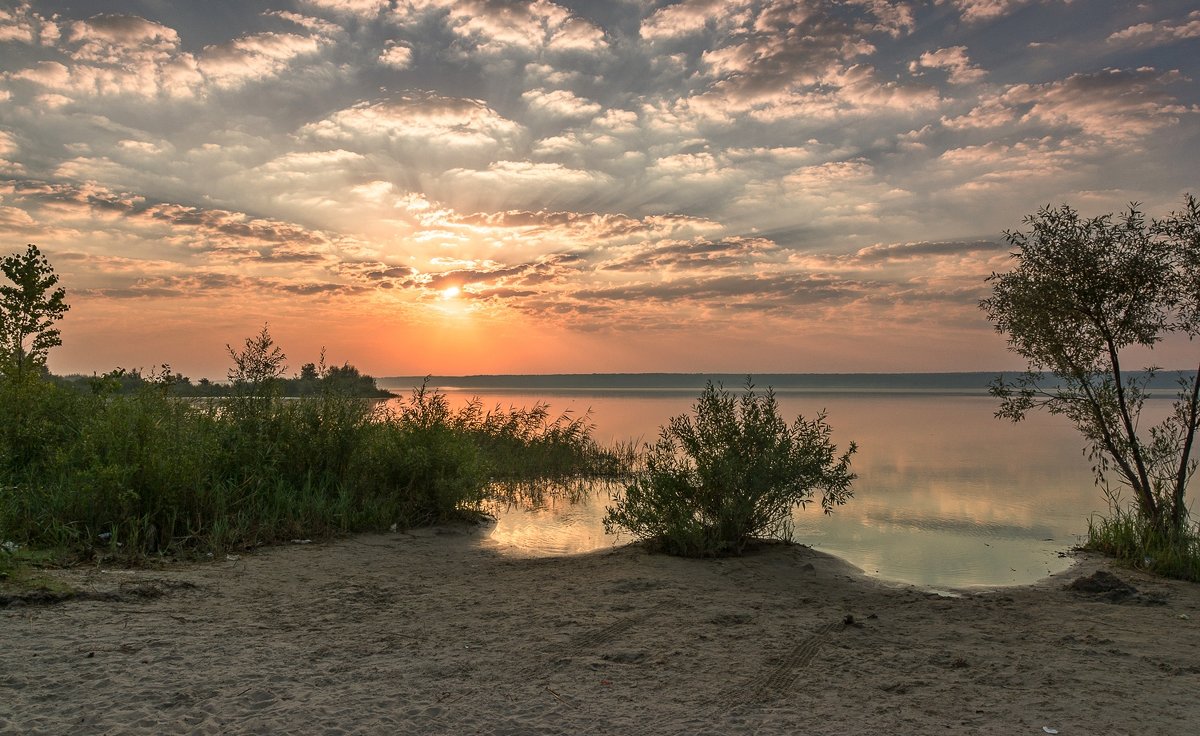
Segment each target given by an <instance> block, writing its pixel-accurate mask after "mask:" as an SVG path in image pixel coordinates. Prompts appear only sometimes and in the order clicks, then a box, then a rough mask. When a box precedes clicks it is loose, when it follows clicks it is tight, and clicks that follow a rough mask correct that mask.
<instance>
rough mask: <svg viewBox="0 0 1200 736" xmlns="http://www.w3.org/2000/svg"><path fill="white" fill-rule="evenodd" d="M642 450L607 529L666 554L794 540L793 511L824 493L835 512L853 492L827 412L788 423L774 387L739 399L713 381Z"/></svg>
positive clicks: (734, 550)
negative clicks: (640, 461)
mask: <svg viewBox="0 0 1200 736" xmlns="http://www.w3.org/2000/svg"><path fill="white" fill-rule="evenodd" d="M692 413H693V415H694V417H693V416H689V415H687V414H683V415H680V416H676V417H673V418H672V419H671V420H670V423H669V424H668V425H667V426H665V427H663V428H661V429H660V432H659V439H658V441H657V443H656V444H655V445H654V446H653V447H650V448H648V453H647V456H646V463H645V469H644V470H643V471H641V472H640V473H639V474H637V475H636V477H635V478H634V480H633V482H631V483H630V484H629V485H628V486H627V487H626V489H625V492H624V494H623V495H622V496H620V497H619V498H618V499H617V502H616V505H615V506H611V507H609V508H608V513H607V514H606V516H605V519H604V527H605V530H606V531H607V532H609V533H613V532H615V531H617V530H625V531H628V532H630V533H631V534H633V535H634V536H635V537H636V538H638V539H643V540H648V541H650V542H651V543H652V544H654V545H655V546H657V547H659V548H661V549H662V550H664V551H666V552H669V553H671V554H678V555H686V556H708V555H720V554H740V553H741V552H742V551H743V550H744V549H745V548H746V546H747V544H749V543H750V542H751V541H752V540H754V539H756V538H762V537H774V538H780V539H790V538H791V523H790V522H791V514H792V512H793V510H794V509H795V507H796V506H801V507H803V506H805V505H807V504H808V503H810V502H811V501H812V500H813V495H814V493H815V492H816V491H820V492H821V499H820V500H821V506H822V508H823V509H824V510H825V512H826V513H831V512H832V511H833V508H834V506H837V505H840V504H842V503H845V502H846V500H847V499H849V498H850V496H851V495H852V492H851V490H850V483H851V481H852V480H853V479H854V477H855V476H854V474H853V473H851V472H850V456H851V455H852V454H853V453H854V451H855V449H856V447H855V445H854V444H853V443H851V444H850V446H849V449H847V450H846V452H844V453H843V454H841V455H840V456H838V455H837V448H836V447H835V446H834V445H833V443H832V442H831V440H830V435H831V430H830V427H829V425H828V424H827V423H826V422H825V415H824V413H822V414H820V415H818V416H817V417H816V419H813V420H811V421H809V420H805V419H804V418H803V417H798V418H797V419H796V421H795V422H794V423H793V424H792V425H790V426H789V425H788V424H787V423H786V422H785V421H784V420H783V419H782V418H781V417H780V415H779V408H778V405H777V404H776V401H775V395H774V393H773V392H772V391H771V389H770V388H768V389H767V390H766V392H765V393H756V392H755V390H754V387H753V385H752V384H750V383H749V382H747V385H746V390H745V392H744V393H743V394H742V395H741V397H740V398H735V397H734V396H733V395H732V394H730V393H729V392H728V391H726V390H725V389H724V388H723V387H721V386H715V385H713V384H712V383H711V382H710V383H709V384H708V386H707V387H706V388H705V389H704V392H703V393H702V394H701V396H700V398H699V400H698V401H697V402H696V403H695V405H694V406H693V408H692Z"/></svg>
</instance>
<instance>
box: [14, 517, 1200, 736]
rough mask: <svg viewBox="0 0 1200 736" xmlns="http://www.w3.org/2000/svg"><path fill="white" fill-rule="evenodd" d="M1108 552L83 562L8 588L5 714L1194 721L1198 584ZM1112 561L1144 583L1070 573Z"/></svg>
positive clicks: (1171, 726) (313, 719)
mask: <svg viewBox="0 0 1200 736" xmlns="http://www.w3.org/2000/svg"><path fill="white" fill-rule="evenodd" d="M1106 565H1107V563H1105V562H1104V561H1102V560H1098V559H1094V558H1082V559H1080V560H1079V561H1078V562H1077V564H1076V566H1075V567H1074V568H1073V569H1072V570H1070V571H1069V572H1067V573H1065V574H1062V575H1059V576H1056V577H1054V578H1050V579H1047V580H1045V581H1042V582H1040V583H1038V584H1036V585H1033V586H1026V587H1018V588H1001V589H994V590H977V591H962V592H961V595H960V596H959V597H945V596H942V595H938V594H934V593H930V592H927V591H922V590H920V589H917V588H912V587H905V586H896V585H887V584H884V583H881V582H879V581H876V580H874V579H871V578H868V577H866V576H864V575H863V574H862V573H861V572H860V571H858V570H856V569H854V568H852V567H851V566H849V565H847V564H846V563H844V562H841V561H839V560H837V559H835V558H832V557H829V556H827V555H823V554H820V553H817V552H814V551H812V550H810V549H808V548H806V547H801V546H791V547H788V546H781V545H775V546H771V547H768V548H766V549H764V550H762V551H759V552H757V553H754V554H751V555H749V556H747V557H744V558H739V559H724V560H683V559H676V558H671V557H665V556H660V555H651V554H648V553H647V552H645V551H644V550H642V549H640V548H638V547H622V548H617V549H614V550H612V551H605V552H600V553H594V554H588V555H582V556H576V557H562V558H540V559H539V558H533V559H530V558H521V557H516V556H513V555H512V554H511V553H510V552H508V551H506V550H503V549H500V548H499V547H497V546H495V545H494V544H493V543H489V542H487V541H486V540H485V539H483V538H482V536H481V535H480V534H479V533H477V532H472V531H470V530H467V529H461V528H447V529H435V530H423V531H419V532H416V533H396V534H387V535H380V536H358V537H353V538H350V539H344V540H339V541H336V542H331V543H325V544H308V545H294V546H284V547H278V548H272V549H265V550H260V551H257V552H254V553H252V554H245V555H241V556H240V557H238V558H237V559H228V560H218V561H215V562H212V563H208V564H187V565H179V566H175V567H171V568H167V569H154V570H133V571H130V570H119V569H107V568H103V569H100V568H90V569H87V570H78V569H77V570H73V571H68V572H64V573H63V574H64V575H66V576H69V577H71V578H72V579H73V580H74V581H75V582H76V583H77V584H78V585H79V586H80V587H81V588H82V589H84V590H86V591H91V592H92V598H91V599H80V600H73V601H68V602H65V603H59V604H55V605H10V606H8V607H5V608H3V609H0V733H4V734H9V733H13V734H43V733H44V734H67V733H70V734H143V733H144V734H158V733H199V734H251V733H253V734H275V733H294V734H349V733H368V734H374V733H379V734H397V733H419V734H742V733H747V734H749V733H754V734H857V733H914V734H930V733H932V734H942V733H965V734H977V733H978V734H992V733H995V734H1042V733H1045V731H1043V727H1049V728H1053V729H1056V730H1057V731H1058V733H1060V734H1138V735H1139V736H1145V735H1147V734H1186V733H1200V701H1198V700H1197V697H1196V695H1197V691H1198V686H1200V656H1198V655H1200V586H1197V585H1194V584H1188V583H1180V582H1170V581H1163V580H1157V579H1153V578H1149V577H1146V576H1143V575H1141V574H1139V573H1136V572H1133V571H1129V570H1124V569H1115V568H1109V567H1106ZM1105 569H1108V570H1112V571H1113V572H1114V573H1115V574H1116V575H1117V576H1119V577H1120V578H1121V579H1122V580H1124V581H1126V582H1128V583H1130V584H1132V585H1133V586H1135V587H1136V588H1137V589H1138V591H1139V592H1138V594H1136V595H1131V596H1127V597H1125V598H1124V599H1123V600H1121V601H1120V602H1113V601H1112V600H1109V596H1106V595H1103V594H1089V593H1083V592H1078V591H1074V590H1071V589H1069V588H1066V587H1065V585H1066V584H1067V583H1068V582H1070V581H1072V580H1075V579H1077V578H1079V577H1081V576H1085V575H1090V574H1092V573H1093V572H1095V571H1097V570H1105ZM847 616H852V617H853V622H852V623H847V619H846V617H847Z"/></svg>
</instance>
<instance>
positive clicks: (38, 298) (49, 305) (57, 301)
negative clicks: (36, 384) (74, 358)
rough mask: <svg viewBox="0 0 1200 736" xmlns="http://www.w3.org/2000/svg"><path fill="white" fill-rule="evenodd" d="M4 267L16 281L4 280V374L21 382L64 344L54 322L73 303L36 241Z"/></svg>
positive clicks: (0, 355) (0, 314)
mask: <svg viewBox="0 0 1200 736" xmlns="http://www.w3.org/2000/svg"><path fill="white" fill-rule="evenodd" d="M0 271H3V273H4V275H5V277H6V278H7V279H8V280H9V281H10V282H12V283H11V284H0V376H3V377H4V378H5V379H6V380H10V381H16V382H18V383H21V382H22V381H24V380H25V379H26V378H27V377H29V376H36V375H37V374H38V373H39V371H40V369H41V368H44V367H45V365H46V356H47V355H48V354H49V352H50V348H52V347H56V346H58V345H61V344H62V338H61V336H60V333H59V330H58V329H57V328H55V327H54V324H55V323H56V322H58V321H59V320H60V319H62V317H63V315H64V314H65V313H66V311H67V310H68V309H70V307H69V306H67V304H66V302H65V301H64V300H65V298H66V291H65V290H64V289H63V288H62V287H58V288H55V285H56V284H57V283H58V276H57V275H55V273H54V269H53V268H51V266H50V263H49V261H47V260H46V257H45V256H43V255H42V254H41V252H40V251H39V250H38V248H37V246H36V245H33V244H30V245H28V246H26V248H25V253H24V254H21V253H13V254H11V255H9V256H7V257H5V258H4V259H3V261H0Z"/></svg>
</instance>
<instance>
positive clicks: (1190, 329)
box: [981, 195, 1200, 536]
mask: <svg viewBox="0 0 1200 736" xmlns="http://www.w3.org/2000/svg"><path fill="white" fill-rule="evenodd" d="M1025 222H1026V223H1027V224H1028V225H1029V226H1030V228H1031V229H1030V231H1029V232H1020V231H1017V232H1009V233H1006V234H1005V235H1006V238H1007V240H1008V242H1009V243H1010V244H1011V245H1012V246H1014V247H1015V248H1016V251H1015V252H1014V253H1013V254H1012V257H1013V259H1014V260H1015V261H1016V267H1015V268H1014V269H1013V270H1012V271H1010V272H1009V273H1005V274H992V276H991V277H990V279H989V280H990V281H991V282H992V288H993V292H992V297H991V298H990V299H985V300H983V302H981V307H982V308H983V309H984V310H985V311H986V312H987V314H988V317H989V318H990V319H991V320H992V321H993V322H994V323H995V328H996V330H997V331H998V332H1001V333H1006V334H1007V335H1008V341H1009V347H1010V349H1012V350H1014V351H1015V352H1017V353H1018V354H1020V355H1021V356H1022V357H1024V358H1025V360H1026V361H1027V364H1028V370H1027V372H1026V373H1025V374H1024V375H1022V376H1020V377H1019V378H1017V379H1016V380H1015V381H1014V382H1011V383H1010V382H1008V381H1006V380H1004V379H1003V378H1000V379H997V381H996V382H995V383H993V385H992V389H991V392H992V394H993V395H994V396H996V397H998V398H999V399H1000V400H1001V404H1000V409H999V410H998V411H997V416H999V417H1003V418H1007V419H1011V420H1013V421H1020V420H1021V419H1023V418H1024V417H1025V415H1026V413H1027V412H1028V411H1030V410H1031V409H1034V408H1044V409H1046V410H1048V411H1049V412H1051V413H1053V414H1061V415H1064V416H1066V417H1067V418H1068V419H1070V420H1071V421H1072V422H1073V423H1074V424H1075V426H1076V427H1077V428H1078V429H1079V431H1080V433H1081V434H1082V435H1083V437H1084V438H1085V439H1086V440H1087V442H1088V444H1089V448H1090V450H1089V452H1090V456H1091V457H1092V459H1093V462H1094V469H1095V472H1096V477H1097V482H1098V483H1100V484H1101V485H1102V486H1104V488H1105V489H1106V491H1107V492H1109V494H1110V497H1116V494H1115V493H1113V492H1112V489H1111V487H1110V486H1109V482H1110V481H1109V478H1110V476H1111V474H1112V473H1113V472H1115V474H1116V477H1117V480H1118V482H1119V483H1120V484H1121V485H1124V486H1127V487H1129V488H1130V489H1131V490H1132V491H1133V495H1134V499H1135V502H1136V506H1137V512H1138V514H1139V515H1140V516H1141V517H1143V518H1144V519H1145V520H1146V521H1147V522H1148V524H1149V527H1150V528H1152V529H1154V530H1155V532H1156V533H1158V534H1161V535H1165V536H1172V535H1182V534H1184V532H1185V531H1186V528H1187V507H1186V501H1185V492H1186V488H1187V484H1188V480H1189V479H1190V477H1191V475H1192V473H1193V471H1194V470H1195V462H1194V461H1193V460H1192V459H1191V454H1192V447H1193V445H1194V440H1195V435H1196V430H1197V427H1198V423H1200V368H1197V371H1196V373H1193V374H1185V375H1184V376H1183V377H1182V378H1181V380H1180V386H1179V392H1178V395H1177V397H1176V400H1175V403H1174V406H1173V411H1172V412H1171V413H1170V415H1169V416H1168V417H1167V418H1166V419H1165V420H1163V421H1162V422H1161V423H1159V424H1158V425H1157V426H1154V427H1151V428H1149V429H1148V430H1147V431H1145V432H1142V433H1139V427H1140V426H1142V425H1141V424H1140V422H1139V419H1140V414H1141V410H1142V408H1143V405H1144V402H1145V400H1146V398H1147V395H1148V393H1147V385H1148V382H1149V380H1150V379H1151V378H1152V377H1153V375H1154V371H1155V369H1153V368H1151V369H1148V370H1147V371H1145V372H1143V373H1137V374H1132V373H1126V372H1123V370H1122V357H1123V354H1124V351H1126V350H1127V349H1128V348H1131V347H1136V346H1142V347H1153V346H1154V345H1155V344H1157V343H1158V342H1160V341H1161V340H1163V339H1164V338H1165V337H1166V336H1168V335H1170V334H1172V333H1180V334H1183V335H1186V336H1187V337H1188V339H1189V340H1190V339H1192V338H1194V337H1196V336H1197V334H1198V333H1200V205H1198V203H1197V201H1196V199H1195V198H1194V197H1192V196H1190V195H1189V196H1188V197H1187V199H1186V208H1185V210H1184V211H1183V212H1182V213H1173V214H1172V215H1171V216H1170V217H1168V218H1165V219H1163V220H1157V221H1154V222H1151V223H1150V224H1147V223H1146V221H1145V218H1144V216H1143V215H1142V213H1141V212H1140V211H1138V209H1137V207H1136V205H1133V206H1131V207H1130V209H1129V210H1128V211H1127V212H1125V213H1124V214H1123V215H1122V216H1121V217H1119V218H1118V219H1117V220H1115V221H1114V220H1113V217H1112V215H1104V216H1101V217H1094V218H1090V219H1088V218H1081V217H1080V216H1079V214H1078V213H1077V212H1076V211H1075V210H1073V209H1071V208H1070V207H1067V206H1065V205H1064V206H1062V207H1060V208H1058V209H1050V208H1045V209H1042V210H1040V211H1039V212H1038V213H1037V214H1036V215H1033V216H1030V217H1028V218H1026V220H1025ZM1044 372H1049V373H1050V374H1052V375H1053V377H1054V379H1053V380H1048V379H1047V378H1046V377H1045V375H1044Z"/></svg>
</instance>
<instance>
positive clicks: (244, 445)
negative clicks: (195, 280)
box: [0, 380, 623, 556]
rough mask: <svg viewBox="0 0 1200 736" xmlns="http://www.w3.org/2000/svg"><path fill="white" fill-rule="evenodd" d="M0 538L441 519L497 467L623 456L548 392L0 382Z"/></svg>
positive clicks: (92, 538)
mask: <svg viewBox="0 0 1200 736" xmlns="http://www.w3.org/2000/svg"><path fill="white" fill-rule="evenodd" d="M0 410H3V412H4V414H5V416H6V417H7V418H8V421H5V422H3V423H0V541H11V542H14V543H16V544H20V545H23V546H31V547H35V548H36V547H43V548H45V547H57V548H64V549H68V550H72V551H74V552H76V553H79V554H92V553H95V552H96V551H97V550H100V551H103V552H105V553H116V552H120V553H121V554H124V555H132V556H138V555H147V554H154V553H180V552H186V551H189V550H195V551H212V552H221V551H226V550H230V549H237V548H245V547H251V546H255V545H260V544H269V543H272V542H279V541H286V540H289V539H292V538H299V537H303V538H313V537H323V536H329V535H335V534H339V533H345V532H352V531H364V530H372V529H376V530H378V529H386V528H388V527H390V526H392V525H394V524H395V525H399V526H401V527H407V526H414V525H420V524H426V523H431V522H437V521H441V520H446V519H450V518H454V517H457V516H461V515H463V514H468V513H471V512H473V511H474V510H476V509H478V508H479V505H480V503H481V502H482V501H483V500H484V498H485V495H486V493H487V491H488V489H489V487H490V485H491V483H492V482H493V481H495V480H512V481H531V480H533V479H535V478H541V477H566V476H569V475H579V474H585V475H586V474H593V475H603V474H612V473H618V472H620V471H621V467H622V462H623V460H622V458H621V457H619V456H618V454H616V453H613V452H609V451H605V450H603V449H602V448H600V447H599V446H598V445H597V444H596V442H595V441H594V440H593V439H592V437H591V434H590V427H589V426H587V425H586V423H582V422H580V421H578V420H571V419H569V418H564V417H560V418H558V419H556V420H550V418H549V414H548V412H547V410H546V408H545V407H540V406H539V407H535V408H534V409H531V410H521V409H512V410H509V411H499V410H495V411H491V412H482V411H481V409H480V407H479V405H478V402H474V403H472V404H469V405H468V406H466V407H464V408H463V409H460V410H452V409H451V408H450V406H449V404H448V401H447V399H446V397H445V396H444V395H443V394H440V393H437V392H435V391H430V390H427V389H426V388H425V387H422V388H420V389H417V390H415V391H414V392H413V394H412V395H411V396H410V397H409V398H408V399H407V400H406V401H404V402H402V403H400V405H399V406H398V407H395V408H381V407H380V405H379V404H377V403H376V402H373V401H369V400H363V399H358V398H352V397H349V396H346V395H342V394H339V393H337V392H335V391H327V392H324V393H322V394H321V395H319V396H316V397H312V398H307V399H302V400H287V399H282V398H280V397H278V396H271V395H266V396H253V395H246V396H241V397H236V398H228V399H219V400H207V401H189V400H182V399H179V398H177V397H173V396H170V395H169V392H168V391H167V390H166V387H164V386H161V385H156V384H150V385H147V386H145V387H143V388H142V389H141V390H139V391H137V392H136V393H133V394H128V395H126V394H120V393H117V392H115V391H114V390H113V389H112V387H111V386H110V385H106V383H105V382H104V381H103V380H99V381H95V382H93V385H92V387H91V390H90V391H78V390H75V389H72V388H66V387H62V386H56V385H53V384H51V383H48V382H43V381H32V382H27V383H25V384H24V385H15V384H13V383H11V382H0Z"/></svg>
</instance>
